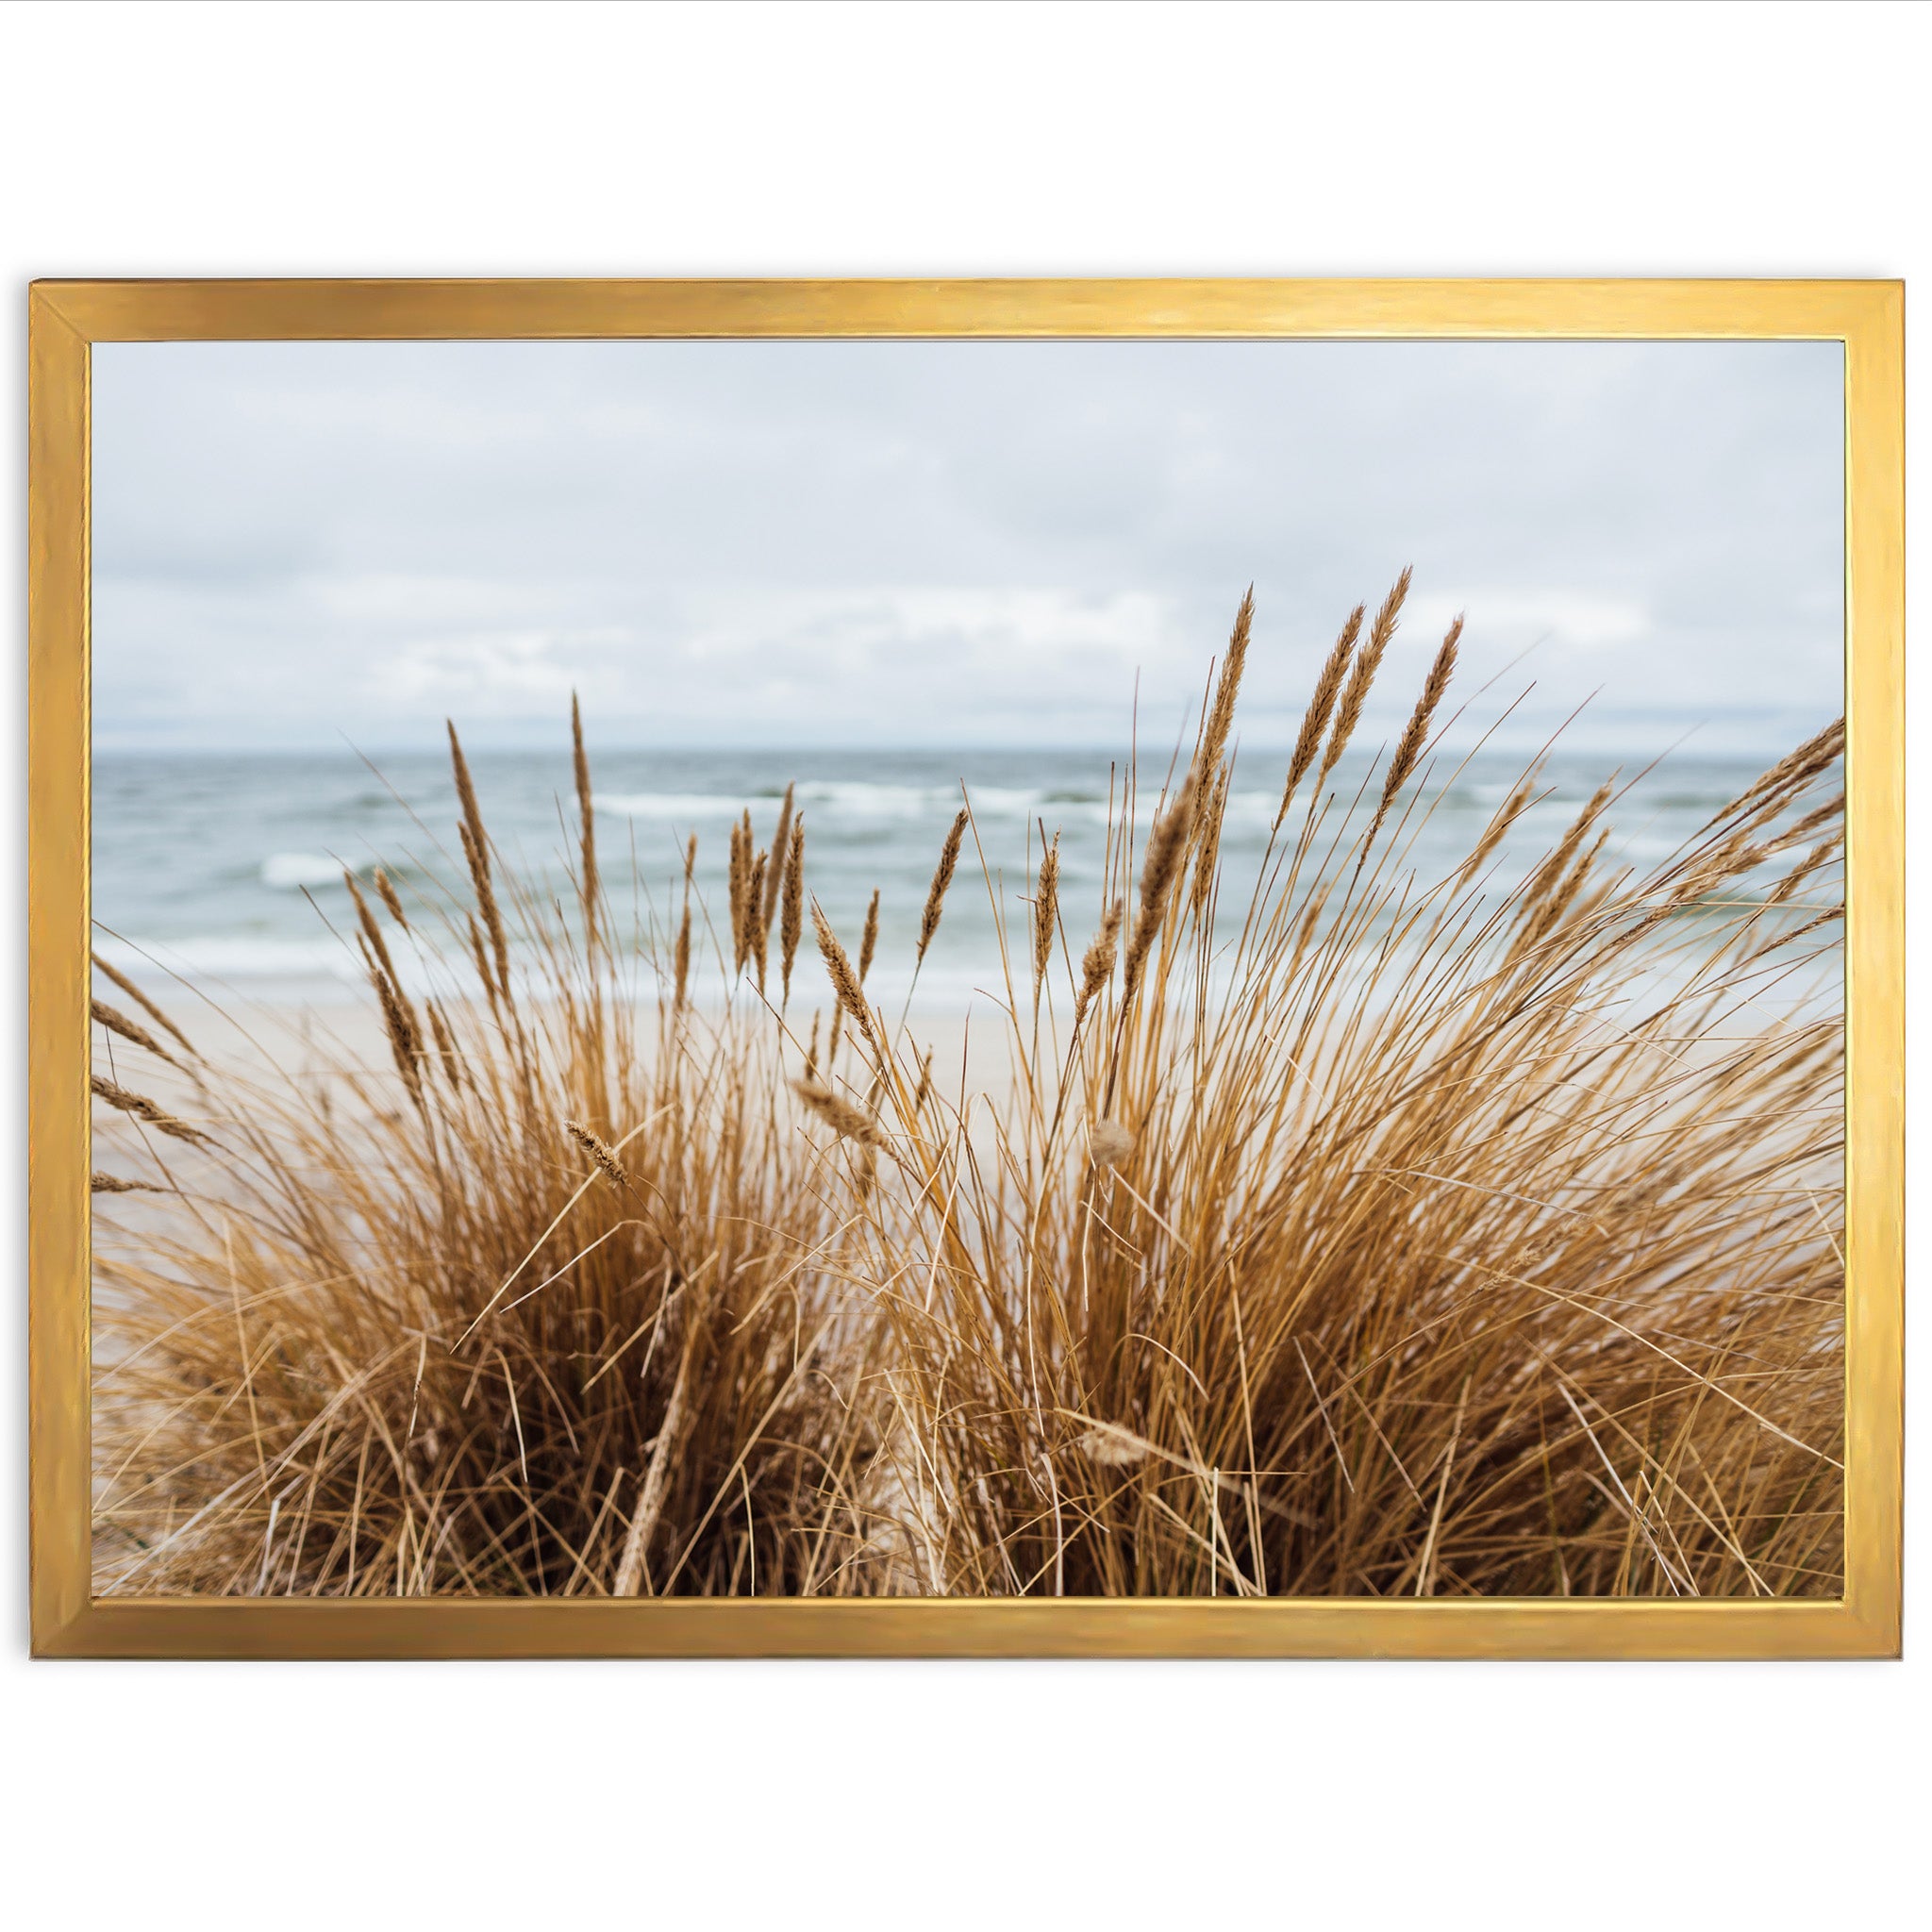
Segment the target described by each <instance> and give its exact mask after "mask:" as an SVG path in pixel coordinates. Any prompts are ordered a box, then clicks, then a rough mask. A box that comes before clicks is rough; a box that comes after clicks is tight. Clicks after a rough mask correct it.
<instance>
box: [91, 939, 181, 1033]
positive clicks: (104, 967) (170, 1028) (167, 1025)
mask: <svg viewBox="0 0 1932 1932" xmlns="http://www.w3.org/2000/svg"><path fill="white" fill-rule="evenodd" d="M89 957H90V958H92V960H93V965H94V971H95V972H96V973H98V974H100V975H101V977H102V978H103V979H105V980H107V981H108V984H109V985H111V986H117V987H119V988H120V989H121V991H123V992H125V994H126V995H127V997H128V998H129V999H131V1000H132V1001H133V1002H134V1004H135V1005H136V1006H138V1007H139V1008H141V1010H142V1012H143V1013H145V1014H146V1015H147V1016H148V1018H149V1019H150V1020H152V1021H153V1022H154V1023H155V1024H156V1025H157V1026H158V1027H160V1029H161V1030H162V1031H163V1032H164V1033H167V1034H170V1035H172V1036H173V1037H174V1038H175V1040H177V1041H179V1042H180V1043H181V1045H182V1046H183V1047H185V1048H186V1049H187V1051H188V1052H189V1053H190V1054H193V1053H194V1043H193V1041H191V1040H190V1039H189V1038H188V1036H187V1034H185V1033H184V1032H182V1030H181V1029H180V1027H178V1026H177V1025H175V1023H174V1021H172V1020H171V1019H169V1018H168V1016H167V1014H166V1013H164V1012H162V1010H161V1009H160V1008H159V1007H158V1006H156V1005H155V1003H154V1001H153V1000H151V999H149V998H148V996H147V994H146V993H144V992H142V990H141V989H140V987H138V986H136V985H135V983H134V982H133V980H131V979H129V978H128V976H127V975H126V974H125V973H121V972H117V971H116V970H115V968H113V967H112V966H109V965H108V962H107V961H106V960H105V959H104V958H101V956H100V955H99V954H98V953H93V954H91V955H90V956H89Z"/></svg>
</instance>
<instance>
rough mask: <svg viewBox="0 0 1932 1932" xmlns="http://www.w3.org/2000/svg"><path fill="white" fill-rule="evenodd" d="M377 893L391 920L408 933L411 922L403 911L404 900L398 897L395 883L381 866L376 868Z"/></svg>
mask: <svg viewBox="0 0 1932 1932" xmlns="http://www.w3.org/2000/svg"><path fill="white" fill-rule="evenodd" d="M375 892H376V896H377V897H378V898H379V899H380V900H381V901H382V903H383V905H384V907H385V908H387V909H388V912H389V916H390V917H391V919H393V920H394V921H395V923H396V924H398V925H399V926H401V927H402V929H403V930H404V931H405V932H408V929H409V922H408V917H407V916H406V915H405V913H404V911H403V902H402V899H401V898H400V897H399V896H398V894H397V892H396V887H395V881H394V880H393V879H392V878H391V877H390V875H389V874H388V873H386V872H385V871H384V870H383V869H382V867H381V866H379V865H378V866H377V867H376V868H375Z"/></svg>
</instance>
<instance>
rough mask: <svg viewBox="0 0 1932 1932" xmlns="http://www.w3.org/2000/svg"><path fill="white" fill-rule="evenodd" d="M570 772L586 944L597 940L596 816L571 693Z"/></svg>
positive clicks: (578, 717) (579, 716)
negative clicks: (576, 826) (573, 781)
mask: <svg viewBox="0 0 1932 1932" xmlns="http://www.w3.org/2000/svg"><path fill="white" fill-rule="evenodd" d="M570 749H571V772H572V774H573V775H574V776H575V780H576V788H577V821H578V828H579V837H578V844H577V896H578V898H579V900H580V901H581V902H582V905H583V908H584V944H585V946H586V947H587V948H588V947H594V946H595V945H596V943H597V893H598V884H597V815H596V808H595V807H594V806H593V805H592V803H591V760H590V758H588V757H587V756H586V754H585V751H584V720H583V714H582V713H581V712H580V711H579V710H578V708H577V694H576V692H575V691H572V692H571V694H570Z"/></svg>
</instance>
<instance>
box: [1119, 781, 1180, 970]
mask: <svg viewBox="0 0 1932 1932" xmlns="http://www.w3.org/2000/svg"><path fill="white" fill-rule="evenodd" d="M1198 779H1199V774H1198V773H1197V772H1196V771H1195V770H1194V768H1193V767H1192V766H1190V767H1189V769H1188V775H1187V777H1186V778H1185V779H1183V780H1182V782H1181V789H1180V791H1178V792H1177V793H1175V795H1174V803H1173V804H1172V805H1170V806H1169V807H1168V808H1167V810H1166V811H1164V812H1162V813H1161V814H1160V816H1159V817H1158V818H1157V819H1156V820H1155V822H1154V829H1153V830H1152V831H1151V832H1149V833H1148V835H1147V850H1146V854H1145V857H1144V858H1143V859H1142V861H1141V903H1140V905H1139V907H1138V908H1136V909H1135V912H1134V929H1133V932H1132V934H1131V935H1130V936H1129V938H1128V941H1127V958H1126V970H1125V972H1124V974H1123V975H1122V981H1121V988H1122V994H1121V996H1122V998H1123V999H1124V1000H1131V999H1132V998H1133V997H1134V993H1135V991H1136V990H1137V989H1138V988H1139V986H1140V984H1141V971H1142V969H1143V968H1144V967H1145V966H1146V963H1147V955H1148V953H1149V952H1150V951H1151V950H1152V949H1153V945H1154V940H1155V935H1156V934H1157V933H1158V932H1159V930H1160V923H1161V921H1162V919H1163V918H1165V917H1166V914H1167V901H1168V896H1169V894H1170V893H1172V891H1174V880H1175V878H1176V877H1178V876H1179V874H1180V867H1181V860H1182V858H1183V857H1184V856H1185V854H1186V851H1187V842H1188V831H1189V828H1190V827H1191V824H1193V816H1194V792H1195V788H1196V785H1197V783H1198Z"/></svg>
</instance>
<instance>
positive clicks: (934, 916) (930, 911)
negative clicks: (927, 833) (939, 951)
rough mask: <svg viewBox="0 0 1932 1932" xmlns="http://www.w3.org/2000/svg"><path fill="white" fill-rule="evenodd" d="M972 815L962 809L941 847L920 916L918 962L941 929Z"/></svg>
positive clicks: (916, 955)
mask: <svg viewBox="0 0 1932 1932" xmlns="http://www.w3.org/2000/svg"><path fill="white" fill-rule="evenodd" d="M967 816H968V814H967V813H966V812H965V811H964V810H963V809H962V810H961V811H960V812H959V814H958V817H957V818H955V819H954V821H953V828H952V830H951V831H949V832H948V833H947V834H946V842H945V843H944V844H943V845H941V847H940V862H939V864H938V866H937V867H935V868H934V871H933V875H932V885H931V886H930V888H928V890H927V891H926V895H925V909H924V911H923V912H922V913H921V914H920V915H919V947H918V951H917V952H916V953H915V954H914V956H913V963H914V965H915V966H916V965H919V964H921V963H922V962H923V961H924V958H925V949H926V948H927V947H928V946H929V945H931V944H932V939H933V935H934V934H935V933H936V932H938V931H939V929H940V913H941V911H942V910H943V909H944V907H945V903H946V891H947V889H948V888H949V887H950V886H951V885H952V883H953V873H954V870H955V868H956V867H957V866H958V863H959V845H960V841H962V840H963V839H964V838H965V836H966V822H967Z"/></svg>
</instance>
